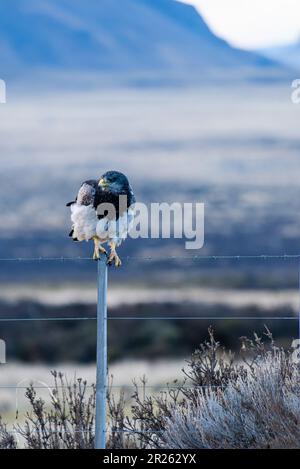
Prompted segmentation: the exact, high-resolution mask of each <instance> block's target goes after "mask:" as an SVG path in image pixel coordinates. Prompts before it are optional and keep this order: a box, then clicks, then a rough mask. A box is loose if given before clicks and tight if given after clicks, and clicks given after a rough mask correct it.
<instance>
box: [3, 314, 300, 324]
mask: <svg viewBox="0 0 300 469" xmlns="http://www.w3.org/2000/svg"><path fill="white" fill-rule="evenodd" d="M105 319H107V320H108V321H110V320H117V321H121V320H124V321H135V320H141V321H146V320H151V321H154V320H157V321H175V320H178V321H192V320H196V321H222V320H226V321H296V320H297V321H298V320H299V318H298V317H296V316H109V317H107V318H105ZM96 320H97V318H96V317H93V316H92V317H70V318H68V317H62V318H61V317H55V318H51V317H47V318H0V322H6V323H9V322H48V321H50V322H53V321H54V322H55V321H58V322H61V321H96Z"/></svg>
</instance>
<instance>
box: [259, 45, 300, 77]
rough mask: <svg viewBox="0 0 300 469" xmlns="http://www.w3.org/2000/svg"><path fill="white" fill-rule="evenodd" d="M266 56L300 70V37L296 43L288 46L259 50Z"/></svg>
mask: <svg viewBox="0 0 300 469" xmlns="http://www.w3.org/2000/svg"><path fill="white" fill-rule="evenodd" d="M259 52H260V53H261V54H262V55H264V56H265V57H266V58H269V59H271V60H276V61H277V62H280V63H282V64H283V65H287V66H289V67H293V68H294V69H297V70H300V38H299V40H298V41H297V42H295V43H294V44H288V45H286V46H278V47H271V48H269V49H264V50H262V51H259Z"/></svg>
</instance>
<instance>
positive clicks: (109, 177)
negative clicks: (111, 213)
mask: <svg viewBox="0 0 300 469" xmlns="http://www.w3.org/2000/svg"><path fill="white" fill-rule="evenodd" d="M99 187H101V189H102V190H104V191H108V192H114V193H115V194H121V193H126V191H127V190H128V188H129V182H128V179H127V177H126V176H125V175H124V174H123V173H120V172H118V171H107V173H105V174H103V176H101V178H100V180H99Z"/></svg>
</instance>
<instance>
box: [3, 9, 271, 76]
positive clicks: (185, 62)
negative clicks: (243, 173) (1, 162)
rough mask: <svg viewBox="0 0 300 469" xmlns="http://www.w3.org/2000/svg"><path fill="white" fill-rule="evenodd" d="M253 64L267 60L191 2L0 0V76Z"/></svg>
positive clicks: (184, 70) (197, 70) (204, 69)
mask: <svg viewBox="0 0 300 469" xmlns="http://www.w3.org/2000/svg"><path fill="white" fill-rule="evenodd" d="M253 67H254V68H255V69H256V68H258V69H263V70H266V68H269V69H272V68H273V67H274V64H273V63H272V62H271V61H269V60H268V59H265V58H262V57H260V56H259V55H256V54H254V53H249V52H244V51H241V50H238V49H234V48H232V47H230V46H229V45H228V44H227V43H226V42H225V41H223V40H221V39H219V38H218V37H216V36H215V35H214V34H213V33H212V31H211V30H210V29H209V28H208V26H207V25H206V23H205V22H204V20H203V18H202V17H201V16H200V15H199V14H198V13H197V11H196V10H195V9H194V8H193V7H192V6H189V5H186V4H183V3H179V2H177V1H175V0H122V1H120V0H88V2H86V1H84V0H9V1H6V2H0V74H1V75H2V76H5V75H6V74H14V75H17V74H19V73H20V72H23V71H26V70H32V69H33V68H34V69H51V70H54V71H55V70H59V71H80V72H90V71H106V72H113V73H115V72H120V71H121V72H132V71H136V70H140V71H148V72H149V70H151V71H154V72H162V73H164V72H166V71H168V72H180V73H181V74H189V75H193V74H197V75H199V76H201V74H203V75H204V74H206V73H208V72H210V71H212V70H217V71H220V70H221V71H222V70H224V71H225V70H227V71H228V70H230V71H232V70H235V69H241V68H253ZM275 69H276V66H275Z"/></svg>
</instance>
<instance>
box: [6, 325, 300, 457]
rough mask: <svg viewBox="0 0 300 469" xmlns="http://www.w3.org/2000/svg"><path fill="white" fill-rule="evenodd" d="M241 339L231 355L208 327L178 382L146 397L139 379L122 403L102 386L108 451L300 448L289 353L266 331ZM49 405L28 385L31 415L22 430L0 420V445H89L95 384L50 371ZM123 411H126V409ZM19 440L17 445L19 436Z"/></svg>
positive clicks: (295, 368) (299, 403) (299, 394)
mask: <svg viewBox="0 0 300 469" xmlns="http://www.w3.org/2000/svg"><path fill="white" fill-rule="evenodd" d="M265 336H266V337H267V341H263V340H262V339H261V338H260V337H258V336H257V335H256V334H255V335H254V339H253V340H249V339H247V338H242V346H241V352H240V355H239V356H238V357H234V356H233V355H232V354H231V353H230V352H226V350H224V349H223V348H222V347H221V345H220V344H219V342H217V341H216V340H215V337H214V334H213V331H212V330H209V339H208V340H207V341H206V342H204V343H202V344H201V345H200V347H199V349H198V350H196V351H195V353H194V354H193V355H192V357H191V359H190V360H189V361H188V362H187V368H186V369H184V370H182V372H183V379H182V381H181V382H174V383H171V384H169V385H168V388H167V391H164V392H160V393H158V394H152V395H151V394H150V395H149V394H148V395H147V394H146V392H145V391H146V385H147V381H146V379H145V378H143V379H142V380H141V382H140V383H139V384H137V383H134V387H135V390H134V393H133V396H132V397H131V398H132V399H133V405H131V408H130V409H128V402H127V401H126V399H125V394H124V392H123V391H121V392H120V395H119V397H118V398H117V397H116V396H115V394H113V392H112V387H111V386H110V387H109V388H108V392H107V403H108V432H107V447H108V448H172V449H173V448H174V449H186V448H187V449H196V448H300V378H299V376H300V375H299V365H298V364H295V363H294V362H293V360H292V356H291V351H288V350H283V349H279V348H278V347H277V346H276V344H275V343H274V341H273V337H272V335H271V333H270V332H269V331H268V330H267V329H266V333H265ZM52 375H53V378H54V386H53V389H52V391H51V393H50V398H51V402H50V406H49V405H46V403H45V402H44V401H43V400H42V399H41V398H40V397H38V395H37V393H36V390H35V389H34V387H33V386H30V387H29V388H28V389H27V391H26V397H27V399H28V401H29V404H30V407H31V410H30V411H29V412H28V413H27V417H26V421H25V423H24V424H23V425H21V424H19V425H16V426H15V427H14V433H11V432H9V431H8V430H7V427H6V426H5V425H4V424H3V422H2V421H1V418H0V448H1V449H4V448H7V449H12V448H16V447H18V446H19V444H18V443H19V441H22V446H25V447H26V448H35V449H37V448H43V449H54V448H61V449H62V448H68V449H71V448H75V449H83V448H93V446H94V438H95V435H94V416H95V386H92V387H91V389H90V388H89V389H90V392H88V388H87V383H86V382H85V381H83V380H81V379H75V380H74V382H72V383H69V382H68V381H67V380H66V378H65V377H64V376H63V375H62V374H61V373H57V372H53V373H52ZM128 410H129V411H128ZM19 436H20V437H21V439H20V440H19V438H18V437H19Z"/></svg>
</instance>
